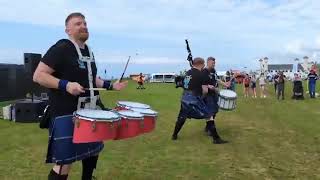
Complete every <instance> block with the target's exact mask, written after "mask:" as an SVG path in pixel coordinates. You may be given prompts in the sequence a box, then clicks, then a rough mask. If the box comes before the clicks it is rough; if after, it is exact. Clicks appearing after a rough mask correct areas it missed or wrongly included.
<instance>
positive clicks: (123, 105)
mask: <svg viewBox="0 0 320 180" xmlns="http://www.w3.org/2000/svg"><path fill="white" fill-rule="evenodd" d="M121 102H129V103H136V104H141V105H143V106H145V107H138V108H141V109H150V108H151V106H150V105H148V104H143V103H140V102H134V101H118V102H117V105H118V106H122V107H130V108H137V107H133V106H130V105H126V104H121Z"/></svg>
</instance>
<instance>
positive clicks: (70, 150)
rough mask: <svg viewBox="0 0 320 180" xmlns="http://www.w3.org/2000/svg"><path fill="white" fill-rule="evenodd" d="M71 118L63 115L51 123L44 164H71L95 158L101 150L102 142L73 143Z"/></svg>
mask: <svg viewBox="0 0 320 180" xmlns="http://www.w3.org/2000/svg"><path fill="white" fill-rule="evenodd" d="M72 118H73V115H65V116H59V117H56V118H54V119H53V120H52V121H51V124H50V127H49V143H48V151H47V158H46V163H55V164H58V165H62V164H71V163H73V162H75V161H79V160H83V159H86V158H88V157H91V156H95V155H97V154H98V153H99V152H100V151H101V150H102V149H103V147H104V145H103V143H102V142H94V143H81V144H75V143H73V142H72V139H73V128H74V123H73V121H72Z"/></svg>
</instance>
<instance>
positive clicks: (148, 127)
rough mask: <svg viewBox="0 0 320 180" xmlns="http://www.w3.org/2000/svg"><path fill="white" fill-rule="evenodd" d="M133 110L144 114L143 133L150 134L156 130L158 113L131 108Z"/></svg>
mask: <svg viewBox="0 0 320 180" xmlns="http://www.w3.org/2000/svg"><path fill="white" fill-rule="evenodd" d="M131 110H132V111H135V112H139V113H141V114H143V122H144V123H143V125H144V126H143V133H148V132H151V131H153V130H154V129H155V127H156V120H157V114H158V113H157V112H156V111H153V110H151V109H140V108H131Z"/></svg>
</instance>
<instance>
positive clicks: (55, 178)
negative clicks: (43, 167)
mask: <svg viewBox="0 0 320 180" xmlns="http://www.w3.org/2000/svg"><path fill="white" fill-rule="evenodd" d="M67 179H68V174H63V175H62V174H58V173H56V172H55V171H54V170H53V169H51V171H50V173H49V175H48V180H67Z"/></svg>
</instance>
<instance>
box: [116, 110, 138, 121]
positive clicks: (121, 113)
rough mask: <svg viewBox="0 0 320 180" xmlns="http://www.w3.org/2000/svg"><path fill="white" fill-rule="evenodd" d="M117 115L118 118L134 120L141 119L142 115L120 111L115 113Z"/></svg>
mask: <svg viewBox="0 0 320 180" xmlns="http://www.w3.org/2000/svg"><path fill="white" fill-rule="evenodd" d="M117 113H119V114H120V116H124V117H127V118H136V119H140V118H141V119H142V118H143V114H141V113H139V112H134V111H130V110H120V111H117Z"/></svg>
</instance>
